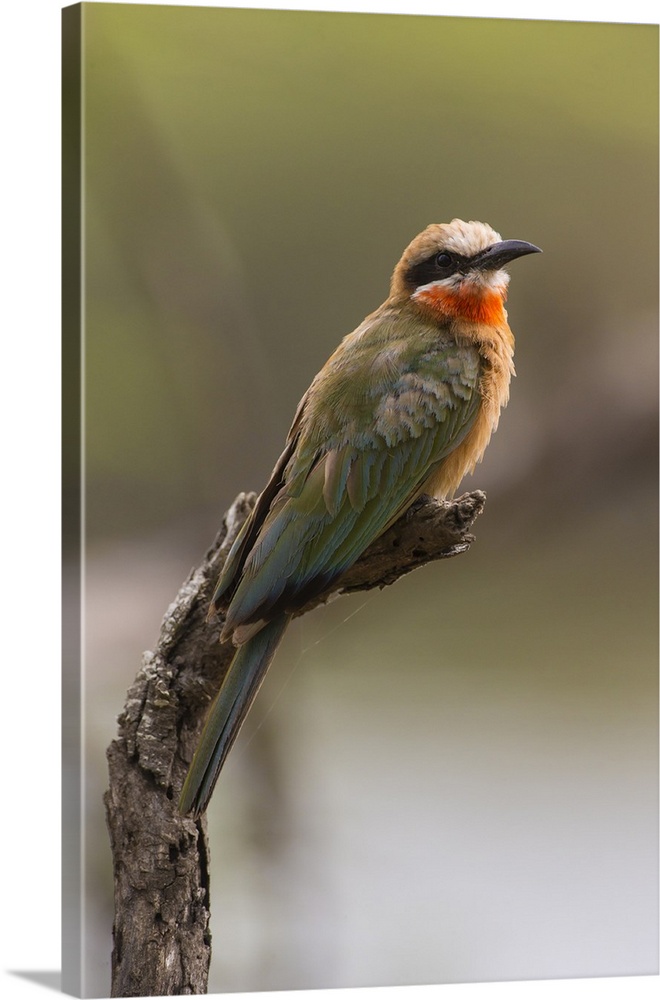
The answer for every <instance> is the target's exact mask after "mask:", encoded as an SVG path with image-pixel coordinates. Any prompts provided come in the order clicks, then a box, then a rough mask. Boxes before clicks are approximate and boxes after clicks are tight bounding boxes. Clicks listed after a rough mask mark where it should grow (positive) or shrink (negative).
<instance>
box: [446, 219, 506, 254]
mask: <svg viewBox="0 0 660 1000" xmlns="http://www.w3.org/2000/svg"><path fill="white" fill-rule="evenodd" d="M442 230H443V234H442V235H443V240H442V242H443V245H444V247H445V249H447V250H453V251H454V252H455V253H459V254H461V255H462V256H463V257H471V256H472V254H475V253H479V251H480V250H485V249H486V247H489V246H492V245H493V243H500V242H501V240H502V237H501V236H500V234H499V233H496V232H495V230H494V229H492V228H491V227H490V226H489V225H488V224H487V223H485V222H463V220H462V219H452V221H451V222H447V223H445V224H444V225H443V226H442Z"/></svg>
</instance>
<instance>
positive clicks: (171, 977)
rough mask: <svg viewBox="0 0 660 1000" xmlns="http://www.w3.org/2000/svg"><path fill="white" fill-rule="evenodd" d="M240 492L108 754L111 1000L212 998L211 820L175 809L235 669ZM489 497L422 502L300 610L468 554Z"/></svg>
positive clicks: (174, 609) (250, 501) (171, 618)
mask: <svg viewBox="0 0 660 1000" xmlns="http://www.w3.org/2000/svg"><path fill="white" fill-rule="evenodd" d="M255 499H256V496H255V494H245V493H241V494H240V495H239V496H238V497H237V499H236V500H235V501H234V503H233V505H232V506H231V508H230V509H229V511H228V512H227V514H226V515H225V519H224V522H223V525H222V528H221V530H220V532H219V534H218V536H217V538H216V540H215V542H214V543H213V545H212V547H211V548H210V549H209V551H208V552H207V553H206V556H205V558H204V560H203V562H202V564H201V566H200V567H199V568H198V569H197V570H195V571H194V572H193V573H192V574H191V575H190V577H189V579H188V580H187V581H186V582H185V583H184V585H183V586H182V588H181V590H180V591H179V593H178V595H177V597H176V599H175V600H174V602H173V603H172V604H171V605H170V607H169V608H168V610H167V612H166V614H165V617H164V619H163V624H162V627H161V633H160V638H159V642H158V645H157V647H156V649H155V650H154V651H153V652H147V653H145V654H144V657H143V662H142V667H141V669H140V671H139V673H138V675H137V677H136V679H135V682H134V683H133V685H132V687H131V688H130V689H129V691H128V695H127V699H126V704H125V706H124V710H123V712H122V714H121V715H120V717H119V720H118V723H119V728H118V735H117V738H116V739H115V740H113V742H112V743H111V745H110V747H109V748H108V762H109V771H110V783H109V789H108V791H107V792H106V796H105V805H106V817H107V822H108V827H109V830H110V839H111V846H112V855H113V865H114V879H115V921H114V928H113V937H114V948H113V954H112V996H113V997H129V996H171V995H174V994H179V995H194V994H203V993H205V992H206V988H207V980H208V969H209V963H210V958H211V935H210V931H209V917H210V899H209V852H208V842H207V837H206V819H205V817H202V818H201V819H200V820H198V821H197V822H195V821H193V820H191V819H188V818H184V817H182V816H179V814H178V812H177V809H176V803H177V800H178V796H179V792H180V789H181V785H182V783H183V779H184V777H185V774H186V771H187V768H188V764H189V763H190V760H191V758H192V754H193V751H194V748H195V745H196V742H197V739H198V737H199V733H200V730H201V727H202V724H203V721H204V716H205V713H206V710H207V708H208V706H209V703H210V701H211V699H212V697H213V696H214V694H215V692H216V691H217V689H218V687H219V685H220V683H221V682H222V678H223V677H224V674H225V672H226V670H227V668H228V666H229V663H230V661H231V657H232V653H233V647H232V645H231V643H225V644H222V645H221V644H220V643H219V641H218V635H219V633H220V630H221V628H222V623H223V620H222V615H221V614H220V615H218V616H217V617H216V618H214V619H213V620H211V621H207V620H206V612H207V609H208V605H209V600H210V597H211V593H212V588H213V587H214V585H215V581H216V579H217V577H218V574H219V572H220V568H221V567H222V564H223V562H224V559H225V557H226V554H227V552H228V550H229V547H230V546H231V543H232V541H233V540H234V538H235V537H236V534H237V533H238V531H239V529H240V527H241V525H242V523H243V521H244V520H245V518H246V517H247V515H248V514H249V512H250V510H251V509H252V506H253V505H254V502H255ZM484 503H485V496H484V494H483V493H481V492H478V491H477V492H474V493H466V494H465V495H464V496H462V497H460V498H459V499H457V500H454V501H452V502H448V503H438V502H437V501H435V500H432V499H431V498H429V497H421V498H420V500H418V501H417V503H415V505H414V506H413V507H412V508H411V509H410V510H409V511H408V513H407V514H405V515H404V516H403V517H402V518H400V519H399V521H397V522H396V524H394V525H393V526H392V527H391V528H390V529H389V531H387V532H386V533H385V534H384V535H383V536H381V538H379V539H378V540H377V541H376V542H375V543H374V544H373V545H372V546H371V547H370V548H369V549H368V550H367V551H366V552H365V554H364V555H363V556H362V557H361V558H360V559H359V561H358V562H357V563H356V564H355V565H354V566H353V567H352V568H351V569H350V570H349V571H348V572H347V573H346V574H345V575H344V577H343V578H342V579H341V581H340V582H339V583H335V584H334V586H333V587H332V588H331V589H330V590H329V591H327V592H326V593H324V594H322V595H320V597H318V598H317V599H316V600H314V601H313V602H311V603H310V604H309V605H307V606H306V607H305V608H303V609H301V611H300V612H299V613H300V614H303V613H305V612H306V611H309V610H311V608H313V607H315V606H316V605H317V604H320V603H324V602H326V601H327V600H329V599H330V598H332V597H334V596H335V595H337V594H342V593H350V592H353V591H358V590H368V589H372V588H374V587H379V588H382V587H385V586H387V585H388V584H391V583H394V581H395V580H397V579H398V578H399V577H400V576H403V575H404V574H405V573H409V572H410V571H411V570H413V569H415V568H416V567H418V566H421V565H423V564H424V563H427V562H430V561H432V560H434V559H441V558H447V557H449V556H454V555H458V554H459V553H461V552H465V551H466V550H467V549H468V548H469V547H470V543H471V542H472V541H473V537H472V535H470V534H469V529H470V527H471V526H472V523H473V522H474V520H475V518H476V517H477V516H478V515H479V514H480V513H481V511H482V510H483V507H484Z"/></svg>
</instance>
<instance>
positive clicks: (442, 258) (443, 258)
mask: <svg viewBox="0 0 660 1000" xmlns="http://www.w3.org/2000/svg"><path fill="white" fill-rule="evenodd" d="M435 262H436V264H437V266H438V267H441V268H442V269H443V270H445V269H446V268H448V267H451V266H452V264H453V263H454V261H453V260H452V256H451V254H449V253H446V252H445V251H444V250H443V251H442V252H441V253H439V254H438V255H437V256H436V258H435Z"/></svg>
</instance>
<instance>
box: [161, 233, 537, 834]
mask: <svg viewBox="0 0 660 1000" xmlns="http://www.w3.org/2000/svg"><path fill="white" fill-rule="evenodd" d="M538 252H539V248H538V247H535V246H534V245H533V244H531V243H525V242H522V241H519V240H502V238H501V237H500V236H499V234H498V233H496V232H495V231H494V230H493V229H491V228H490V226H487V225H485V224H484V223H482V222H462V221H461V220H460V219H454V220H453V222H450V223H447V224H443V225H431V226H429V227H428V228H427V229H425V230H424V232H422V233H420V235H419V236H416V237H415V239H414V240H413V241H412V243H411V244H410V245H409V246H408V247H407V248H406V250H405V251H404V253H403V256H402V257H401V260H400V261H399V263H398V264H397V265H396V267H395V269H394V274H393V275H392V281H391V286H390V294H389V297H388V298H387V300H386V301H385V302H384V303H383V304H382V305H381V306H379V308H378V309H376V311H375V312H373V313H371V314H370V315H369V316H367V318H366V319H365V320H364V321H363V322H362V323H360V325H359V326H358V327H357V329H356V330H354V331H353V333H350V334H348V336H347V337H345V338H344V339H343V340H342V342H341V343H340V345H339V347H338V348H337V349H336V351H335V352H334V354H333V355H332V356H331V357H330V358H329V359H328V361H327V362H326V363H325V365H324V366H323V368H322V369H321V371H320V372H319V373H318V375H317V376H316V378H315V379H314V380H313V382H312V384H311V385H310V387H309V389H308V390H307V392H306V393H305V395H304V396H303V398H302V400H301V401H300V404H299V406H298V409H297V411H296V414H295V417H294V420H293V424H292V426H291V430H290V431H289V435H288V438H287V441H286V446H285V448H284V451H283V452H282V455H281V456H280V458H279V459H278V461H277V463H276V465H275V468H274V469H273V473H272V475H271V478H270V480H269V482H268V484H267V486H266V488H265V489H264V491H263V492H262V493H261V495H260V496H259V498H258V500H257V502H256V505H255V507H254V509H253V510H252V513H251V514H250V516H249V518H248V519H247V521H246V522H245V524H244V525H243V528H242V530H241V532H240V534H239V535H238V537H237V539H236V541H235V543H234V545H233V547H232V548H231V550H230V552H229V555H228V557H227V560H226V563H225V565H224V568H223V570H222V574H221V576H220V579H219V581H218V584H217V587H216V589H215V593H214V595H213V598H212V601H211V609H210V614H214V613H215V612H216V611H217V610H218V608H219V607H220V606H222V607H224V608H226V618H225V623H224V627H223V630H222V634H221V639H222V641H226V640H229V639H231V640H232V641H233V643H234V644H235V645H236V646H237V647H238V648H237V651H236V654H235V656H234V659H233V661H232V663H231V666H230V667H229V670H228V672H227V675H226V677H225V679H224V681H223V684H222V687H221V689H220V691H219V693H218V695H217V697H216V698H215V701H214V702H213V703H212V705H211V708H210V711H209V715H208V718H207V721H206V724H205V727H204V730H203V732H202V736H201V739H200V742H199V746H198V747H197V750H196V752H195V755H194V757H193V761H192V764H191V766H190V770H189V771H188V775H187V777H186V780H185V783H184V786H183V790H182V793H181V798H180V801H179V809H180V811H181V812H182V813H184V814H187V813H191V814H192V815H194V816H198V815H199V814H200V813H202V812H203V811H204V810H205V809H206V807H207V805H208V802H209V799H210V797H211V793H212V791H213V787H214V785H215V782H216V780H217V777H218V774H219V772H220V769H221V767H222V765H223V763H224V761H225V759H226V757H227V754H228V752H229V750H230V748H231V746H232V744H233V742H234V740H235V739H236V736H237V734H238V731H239V729H240V727H241V725H242V723H243V720H244V719H245V716H246V714H247V712H248V710H249V708H250V706H251V704H252V702H253V700H254V697H255V695H256V693H257V690H258V688H259V685H260V684H261V681H262V680H263V677H264V675H265V673H266V670H267V669H268V666H269V664H270V662H271V660H272V658H273V655H274V653H275V650H276V648H277V645H278V643H279V642H280V640H281V638H282V635H283V633H284V631H285V629H286V627H287V625H288V624H289V621H290V620H291V616H292V614H293V613H294V612H295V611H296V610H297V609H298V608H300V607H302V606H303V605H305V604H307V602H308V601H310V600H311V599H312V598H313V597H314V596H315V595H317V594H319V593H321V591H324V590H326V589H327V588H328V586H329V585H331V584H332V583H333V581H335V580H338V578H339V577H340V576H341V575H342V573H344V572H345V571H346V570H347V569H348V567H349V566H351V565H352V564H353V563H354V562H355V561H356V560H357V559H358V558H359V556H360V555H361V554H362V553H363V552H364V551H365V549H366V548H367V547H368V546H369V545H370V544H371V542H373V541H374V539H376V538H377V537H378V536H379V535H381V534H382V533H383V532H384V531H385V530H386V529H387V528H388V527H389V526H390V525H391V524H392V523H393V522H394V521H395V520H396V519H397V518H399V517H401V515H402V514H403V513H404V512H405V511H406V510H407V508H408V507H410V505H411V504H412V503H413V502H414V501H415V500H416V499H417V497H419V496H420V495H421V494H423V493H427V494H430V495H432V496H435V497H437V498H438V499H443V498H445V497H448V496H451V495H452V494H453V493H454V491H455V490H456V489H457V487H458V485H459V483H460V482H461V480H462V479H463V477H464V476H465V475H466V473H468V472H471V471H472V470H473V469H474V467H475V465H476V463H477V462H478V461H479V460H480V459H481V457H482V456H483V453H484V451H485V449H486V446H487V444H488V442H489V440H490V437H491V434H492V433H493V431H494V430H495V428H496V427H497V422H498V419H499V415H500V410H501V409H502V407H503V406H505V405H506V403H507V400H508V398H509V383H510V381H511V376H512V375H513V371H514V369H513V347H514V340H513V334H512V333H511V330H510V329H509V325H508V322H507V314H506V310H505V308H504V303H505V300H506V293H507V285H508V283H509V275H508V274H507V272H506V271H505V270H504V267H505V266H506V265H507V264H509V263H510V262H511V261H512V260H515V259H516V258H517V257H522V256H524V255H525V254H531V253H538Z"/></svg>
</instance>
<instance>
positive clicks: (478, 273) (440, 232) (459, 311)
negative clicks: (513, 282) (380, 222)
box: [390, 219, 541, 326]
mask: <svg viewBox="0 0 660 1000" xmlns="http://www.w3.org/2000/svg"><path fill="white" fill-rule="evenodd" d="M540 252H541V251H540V250H539V248H538V247H535V246H534V245H533V244H532V243H525V242H523V241H521V240H503V239H502V237H501V236H500V234H499V233H496V232H495V230H494V229H491V227H490V226H488V225H486V223H484V222H463V221H462V219H454V220H453V221H452V222H448V223H443V224H434V225H431V226H428V227H427V228H426V229H425V230H424V232H422V233H420V234H419V236H416V237H415V239H414V240H413V241H412V243H410V245H409V246H408V247H407V248H406V249H405V251H404V253H403V256H402V257H401V260H400V261H399V263H398V264H397V266H396V268H395V269H394V274H393V275H392V285H391V290H390V295H391V297H392V298H393V299H397V300H402V299H403V300H408V301H410V302H411V303H412V304H413V305H415V306H417V307H418V308H419V309H420V310H422V311H423V312H427V313H428V312H431V313H432V314H433V315H434V316H435V317H436V318H438V319H446V318H447V317H450V318H452V319H458V320H461V319H462V320H466V321H468V322H472V323H474V322H478V323H486V324H488V325H492V326H498V325H499V324H500V323H501V322H503V321H505V320H506V315H505V313H504V310H503V303H504V301H505V299H506V290H507V285H508V284H509V275H508V274H507V272H506V271H505V270H503V268H504V266H505V264H508V263H509V262H510V261H512V260H515V259H516V257H522V256H524V255H525V254H528V253H540Z"/></svg>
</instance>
